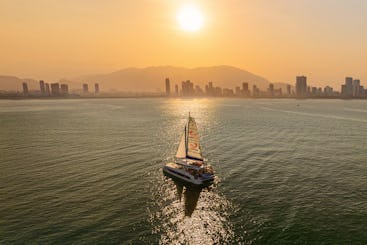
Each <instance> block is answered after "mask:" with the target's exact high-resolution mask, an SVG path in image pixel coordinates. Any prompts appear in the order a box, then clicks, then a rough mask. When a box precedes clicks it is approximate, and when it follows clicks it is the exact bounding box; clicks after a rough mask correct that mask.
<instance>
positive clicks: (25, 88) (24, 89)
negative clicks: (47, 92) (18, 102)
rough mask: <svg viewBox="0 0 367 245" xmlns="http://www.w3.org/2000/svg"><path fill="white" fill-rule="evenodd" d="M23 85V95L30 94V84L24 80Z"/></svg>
mask: <svg viewBox="0 0 367 245" xmlns="http://www.w3.org/2000/svg"><path fill="white" fill-rule="evenodd" d="M22 86H23V95H28V94H29V90H28V84H27V83H26V82H24V83H23V84H22Z"/></svg>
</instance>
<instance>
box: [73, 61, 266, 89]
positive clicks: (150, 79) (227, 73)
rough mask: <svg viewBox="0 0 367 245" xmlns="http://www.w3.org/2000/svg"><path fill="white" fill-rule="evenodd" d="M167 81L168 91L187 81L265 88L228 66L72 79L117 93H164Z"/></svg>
mask: <svg viewBox="0 0 367 245" xmlns="http://www.w3.org/2000/svg"><path fill="white" fill-rule="evenodd" d="M167 77H168V78H169V79H170V80H171V89H172V90H173V89H174V85H175V84H178V85H179V87H180V88H181V82H182V81H184V80H191V81H192V82H193V83H194V84H195V85H200V86H201V87H202V88H204V87H205V84H207V83H208V82H213V83H214V86H220V87H223V88H235V87H236V86H241V84H242V82H248V83H249V85H250V89H252V85H253V84H256V85H257V86H258V87H260V88H261V89H266V88H267V87H268V83H269V82H268V81H267V80H266V79H265V78H263V77H260V76H257V75H255V74H252V73H250V72H248V71H245V70H241V69H238V68H235V67H231V66H213V67H199V68H192V69H189V68H182V67H173V66H157V67H147V68H127V69H123V70H119V71H116V72H113V73H109V74H99V75H90V76H83V77H79V78H76V79H74V80H76V81H78V82H85V83H89V84H90V86H92V84H93V83H95V82H99V83H100V86H101V89H102V90H104V91H108V90H112V89H114V90H120V91H164V86H165V85H164V84H165V83H164V81H165V78H167Z"/></svg>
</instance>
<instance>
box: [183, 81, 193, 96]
mask: <svg viewBox="0 0 367 245" xmlns="http://www.w3.org/2000/svg"><path fill="white" fill-rule="evenodd" d="M194 94H195V91H194V84H193V83H192V82H190V80H187V81H183V82H182V96H193V95H194Z"/></svg>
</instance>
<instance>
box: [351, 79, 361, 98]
mask: <svg viewBox="0 0 367 245" xmlns="http://www.w3.org/2000/svg"><path fill="white" fill-rule="evenodd" d="M360 90H361V81H360V80H358V79H356V80H353V91H352V92H353V97H359V96H360V92H359V91H360Z"/></svg>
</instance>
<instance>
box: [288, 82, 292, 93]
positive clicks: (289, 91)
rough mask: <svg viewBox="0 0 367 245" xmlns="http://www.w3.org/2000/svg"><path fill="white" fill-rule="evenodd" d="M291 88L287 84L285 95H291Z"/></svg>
mask: <svg viewBox="0 0 367 245" xmlns="http://www.w3.org/2000/svg"><path fill="white" fill-rule="evenodd" d="M291 89H292V87H291V85H290V84H287V95H291V93H292V91H291Z"/></svg>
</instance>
